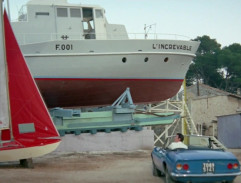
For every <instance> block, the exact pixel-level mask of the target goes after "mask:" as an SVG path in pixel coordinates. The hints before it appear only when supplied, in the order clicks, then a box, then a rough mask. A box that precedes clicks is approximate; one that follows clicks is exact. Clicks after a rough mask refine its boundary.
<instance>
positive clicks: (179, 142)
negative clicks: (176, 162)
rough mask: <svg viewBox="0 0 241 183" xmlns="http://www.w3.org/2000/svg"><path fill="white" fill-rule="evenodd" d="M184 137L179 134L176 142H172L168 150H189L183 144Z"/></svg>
mask: <svg viewBox="0 0 241 183" xmlns="http://www.w3.org/2000/svg"><path fill="white" fill-rule="evenodd" d="M183 140H184V136H183V135H182V134H181V133H177V135H176V136H175V139H174V142H172V143H171V144H170V145H169V146H168V149H171V150H173V149H177V148H182V149H187V146H186V145H185V144H184V143H183Z"/></svg>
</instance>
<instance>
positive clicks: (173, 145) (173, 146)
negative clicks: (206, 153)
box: [168, 142, 187, 150]
mask: <svg viewBox="0 0 241 183" xmlns="http://www.w3.org/2000/svg"><path fill="white" fill-rule="evenodd" d="M177 148H183V149H187V146H186V145H185V144H184V143H183V142H172V143H171V144H170V145H169V146H168V149H171V150H173V149H177Z"/></svg>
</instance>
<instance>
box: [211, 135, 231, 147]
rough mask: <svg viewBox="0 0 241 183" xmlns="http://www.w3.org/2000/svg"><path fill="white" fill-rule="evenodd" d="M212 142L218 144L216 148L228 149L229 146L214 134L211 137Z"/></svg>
mask: <svg viewBox="0 0 241 183" xmlns="http://www.w3.org/2000/svg"><path fill="white" fill-rule="evenodd" d="M209 138H210V140H211V142H212V143H213V144H214V145H215V146H216V148H220V149H223V150H224V151H225V150H227V148H226V147H225V146H224V145H223V144H222V143H221V142H220V141H218V139H216V138H215V137H214V136H210V137H209Z"/></svg>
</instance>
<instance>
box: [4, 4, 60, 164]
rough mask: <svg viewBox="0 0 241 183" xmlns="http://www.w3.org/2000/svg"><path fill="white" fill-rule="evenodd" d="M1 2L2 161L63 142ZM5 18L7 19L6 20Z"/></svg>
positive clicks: (36, 153)
mask: <svg viewBox="0 0 241 183" xmlns="http://www.w3.org/2000/svg"><path fill="white" fill-rule="evenodd" d="M2 2H3V0H1V2H0V17H1V23H0V162H6V161H18V160H20V162H21V160H27V159H31V158H34V157H38V156H42V155H44V154H47V153H50V152H52V151H53V150H55V149H56V148H57V146H58V145H59V143H60V138H59V133H58V131H57V130H56V128H55V126H54V124H53V122H52V120H51V117H50V115H49V113H48V110H47V108H46V106H45V104H44V102H43V99H42V97H41V95H40V92H39V90H38V88H37V85H36V84H35V82H34V79H33V78H32V76H31V74H30V71H29V69H28V66H27V64H26V63H25V60H24V57H23V55H22V53H21V51H20V48H19V46H18V44H17V41H16V38H15V36H14V34H13V31H12V28H11V25H10V22H9V20H8V16H7V14H6V12H4V15H3V11H2V6H3V5H2ZM3 22H4V23H3Z"/></svg>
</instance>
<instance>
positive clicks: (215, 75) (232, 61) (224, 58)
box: [186, 35, 241, 93]
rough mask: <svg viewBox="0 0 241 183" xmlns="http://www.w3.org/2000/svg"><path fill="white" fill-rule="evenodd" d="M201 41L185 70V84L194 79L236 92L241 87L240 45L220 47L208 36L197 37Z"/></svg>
mask: <svg viewBox="0 0 241 183" xmlns="http://www.w3.org/2000/svg"><path fill="white" fill-rule="evenodd" d="M194 40H196V41H201V44H200V47H199V48H198V51H197V54H196V55H197V56H196V58H195V59H194V60H193V63H192V64H191V65H190V68H189V70H188V72H187V76H186V78H187V85H191V84H193V83H194V82H196V81H202V83H204V84H207V85H209V86H212V87H215V88H219V89H222V90H225V91H228V92H231V93H236V91H237V89H238V88H241V45H240V44H237V43H234V44H232V45H230V46H228V47H224V48H222V49H221V45H220V44H219V43H217V41H216V40H215V39H211V38H210V37H209V36H206V35H204V36H202V37H197V38H196V39H194Z"/></svg>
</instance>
